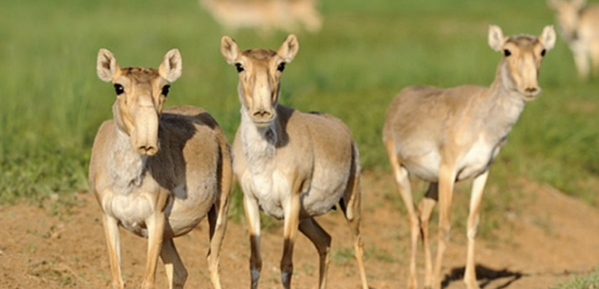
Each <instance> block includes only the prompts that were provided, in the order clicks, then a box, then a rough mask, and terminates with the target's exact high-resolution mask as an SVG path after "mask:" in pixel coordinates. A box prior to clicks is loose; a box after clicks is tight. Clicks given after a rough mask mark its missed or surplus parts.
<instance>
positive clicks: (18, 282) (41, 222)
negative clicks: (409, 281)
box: [0, 173, 599, 289]
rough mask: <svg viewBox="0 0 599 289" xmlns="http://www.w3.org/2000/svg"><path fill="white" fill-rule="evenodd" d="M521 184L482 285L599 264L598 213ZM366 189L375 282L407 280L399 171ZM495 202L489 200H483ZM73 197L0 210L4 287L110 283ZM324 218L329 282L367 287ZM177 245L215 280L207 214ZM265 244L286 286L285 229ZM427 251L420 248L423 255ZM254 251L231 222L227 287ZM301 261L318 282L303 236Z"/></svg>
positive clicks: (303, 283)
mask: <svg viewBox="0 0 599 289" xmlns="http://www.w3.org/2000/svg"><path fill="white" fill-rule="evenodd" d="M521 187H522V191H523V192H524V193H523V196H524V197H522V198H520V199H519V201H518V203H517V204H514V206H516V207H517V209H516V210H514V211H516V212H518V213H510V214H507V213H506V215H505V218H504V219H505V224H504V225H502V226H500V227H501V230H502V231H501V232H498V233H497V234H495V235H497V236H500V237H497V238H495V239H493V238H484V239H479V240H477V249H476V250H477V251H476V254H477V264H478V267H477V273H478V276H479V282H480V284H481V285H482V286H483V287H484V288H548V287H549V286H550V285H553V284H556V282H558V280H560V279H567V278H568V275H569V274H586V273H589V272H590V271H592V270H593V268H595V267H597V266H599V245H597V244H598V242H599V211H598V210H596V209H594V208H591V207H589V206H588V205H585V204H584V203H582V202H580V201H578V200H575V199H572V198H570V197H567V196H565V195H563V194H561V193H560V192H557V191H556V190H554V189H552V188H551V187H548V186H546V185H542V184H535V183H530V182H526V181H521ZM362 190H363V199H364V200H363V218H362V235H363V240H364V244H365V250H366V270H367V275H368V278H369V285H370V286H371V288H376V289H383V288H404V287H405V285H406V275H407V251H408V236H409V232H408V226H407V218H405V215H404V213H402V211H401V206H402V205H401V203H398V202H397V199H396V198H395V199H393V198H390V197H389V196H393V195H394V194H397V193H396V192H395V188H394V186H393V184H392V179H391V178H390V176H387V175H386V174H383V175H381V174H378V173H377V174H375V173H367V174H365V175H364V176H363V179H362ZM463 199H467V196H466V197H464V198H463ZM492 201H493V200H492V199H490V198H483V202H492ZM60 202H61V201H58V203H60ZM71 202H72V203H73V204H74V205H73V206H72V207H70V208H67V207H57V206H55V205H52V201H49V204H45V205H44V206H33V205H26V204H19V205H15V206H9V207H1V208H0V224H2V229H0V288H7V289H13V288H27V289H36V288H43V289H51V288H106V287H107V286H108V284H109V281H110V269H109V265H108V258H107V254H106V248H105V244H104V235H103V234H104V233H103V229H102V224H101V221H100V210H99V207H98V205H97V203H96V201H95V199H93V197H92V196H91V194H89V193H77V194H75V195H74V196H73V200H71ZM462 203H464V202H462ZM465 204H467V201H465ZM462 205H463V204H459V203H456V205H455V206H454V207H453V210H463V209H465V206H464V207H462ZM455 216H456V214H454V217H455ZM318 221H319V222H320V224H321V225H322V226H323V227H324V228H325V229H326V230H327V231H328V232H329V234H330V235H331V236H332V237H333V245H332V258H331V266H330V271H329V276H328V285H329V286H328V287H329V288H343V289H346V288H350V289H351V288H360V278H359V275H358V274H357V272H356V267H357V266H356V264H355V261H354V259H353V255H352V254H353V251H352V249H351V248H352V247H351V237H350V234H349V229H348V228H347V225H346V223H345V220H344V219H343V217H342V215H341V213H340V212H337V211H332V212H331V213H329V214H327V215H326V216H322V217H320V218H318ZM482 222H484V217H483V220H482ZM433 232H434V231H433ZM121 238H122V269H123V278H124V280H125V282H126V287H127V288H138V286H139V284H140V280H141V278H142V274H143V270H144V269H143V268H144V264H145V250H146V242H145V240H144V239H142V238H138V237H136V236H134V235H132V234H130V233H128V232H126V231H123V230H122V231H121ZM175 243H176V245H177V248H178V250H179V252H180V253H181V255H182V258H183V261H184V263H185V264H186V267H187V269H188V271H189V279H188V282H187V286H186V287H187V288H211V285H210V281H209V277H208V274H207V265H206V261H205V256H206V253H207V245H208V232H207V224H206V222H205V221H204V222H203V223H202V224H201V225H200V226H199V227H198V228H197V229H196V230H194V231H192V232H191V233H190V234H188V235H186V236H183V237H180V238H178V239H176V240H175ZM465 245H466V238H465V236H464V234H463V232H459V231H458V230H453V231H452V237H451V244H450V245H449V248H448V251H447V254H446V258H445V262H444V273H445V274H446V277H445V283H446V284H447V285H446V288H449V289H453V288H464V286H463V284H462V282H461V279H460V278H461V275H462V274H463V269H464V268H463V267H464V264H465V259H466V257H465V254H466V246H465ZM262 250H263V261H264V264H263V269H262V277H261V288H281V286H280V282H279V269H278V264H279V259H280V255H281V250H282V230H281V228H280V227H279V228H274V229H272V230H268V231H266V232H264V236H263V240H262ZM421 257H422V254H421V252H420V251H419V260H420V259H421ZM248 258H249V245H248V238H247V232H246V228H245V225H244V222H240V223H236V222H229V226H228V229H227V234H226V237H225V243H224V245H223V252H222V255H221V278H222V283H223V287H224V288H247V287H249V269H248V268H249V263H248ZM294 261H295V262H294V266H295V267H294V268H295V270H294V271H295V272H294V275H293V287H294V288H317V282H318V257H317V254H316V251H315V250H314V248H313V246H312V245H311V244H310V242H309V241H308V240H307V239H306V238H305V237H303V236H301V237H299V240H298V243H297V245H296V249H295V254H294ZM419 270H420V271H422V266H421V264H420V266H419ZM157 282H158V288H166V276H165V273H164V269H163V268H162V265H159V266H158V273H157ZM419 282H420V283H422V276H420V279H419Z"/></svg>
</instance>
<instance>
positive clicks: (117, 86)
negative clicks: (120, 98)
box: [114, 83, 125, 95]
mask: <svg viewBox="0 0 599 289" xmlns="http://www.w3.org/2000/svg"><path fill="white" fill-rule="evenodd" d="M114 92H116V95H121V94H123V92H125V88H124V87H123V86H122V85H120V84H118V83H115V84H114Z"/></svg>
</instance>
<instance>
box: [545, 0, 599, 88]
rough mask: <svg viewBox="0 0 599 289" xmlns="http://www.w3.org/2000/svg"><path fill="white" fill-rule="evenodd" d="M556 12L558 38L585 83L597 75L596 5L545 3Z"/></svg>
mask: <svg viewBox="0 0 599 289" xmlns="http://www.w3.org/2000/svg"><path fill="white" fill-rule="evenodd" d="M547 4H548V5H549V7H551V8H552V9H553V10H555V12H556V18H557V22H558V24H559V27H560V31H561V34H562V36H563V38H564V40H566V42H567V43H568V45H569V46H570V49H571V50H572V53H573V54H574V62H575V64H576V69H577V71H578V75H579V77H580V78H581V79H583V80H585V79H587V78H588V77H589V75H590V74H591V67H592V70H593V72H595V73H599V4H598V3H595V4H592V5H588V6H587V5H586V0H570V1H566V0H548V1H547Z"/></svg>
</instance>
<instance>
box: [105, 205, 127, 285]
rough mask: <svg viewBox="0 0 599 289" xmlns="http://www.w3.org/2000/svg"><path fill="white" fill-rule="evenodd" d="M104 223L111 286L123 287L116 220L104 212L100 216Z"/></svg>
mask: <svg viewBox="0 0 599 289" xmlns="http://www.w3.org/2000/svg"><path fill="white" fill-rule="evenodd" d="M102 222H103V223H104V236H106V245H107V247H108V257H109V259H110V260H109V261H110V271H112V288H113V289H123V288H124V284H123V279H122V277H121V245H120V235H119V227H118V223H117V220H116V219H115V218H113V217H111V216H108V215H106V214H104V216H103V218H102Z"/></svg>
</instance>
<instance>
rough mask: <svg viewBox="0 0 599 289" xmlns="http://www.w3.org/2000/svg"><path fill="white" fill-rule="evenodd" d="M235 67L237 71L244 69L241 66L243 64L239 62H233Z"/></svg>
mask: <svg viewBox="0 0 599 289" xmlns="http://www.w3.org/2000/svg"><path fill="white" fill-rule="evenodd" d="M235 68H237V72H242V71H243V70H245V69H244V68H243V64H241V63H239V62H237V63H235Z"/></svg>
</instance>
